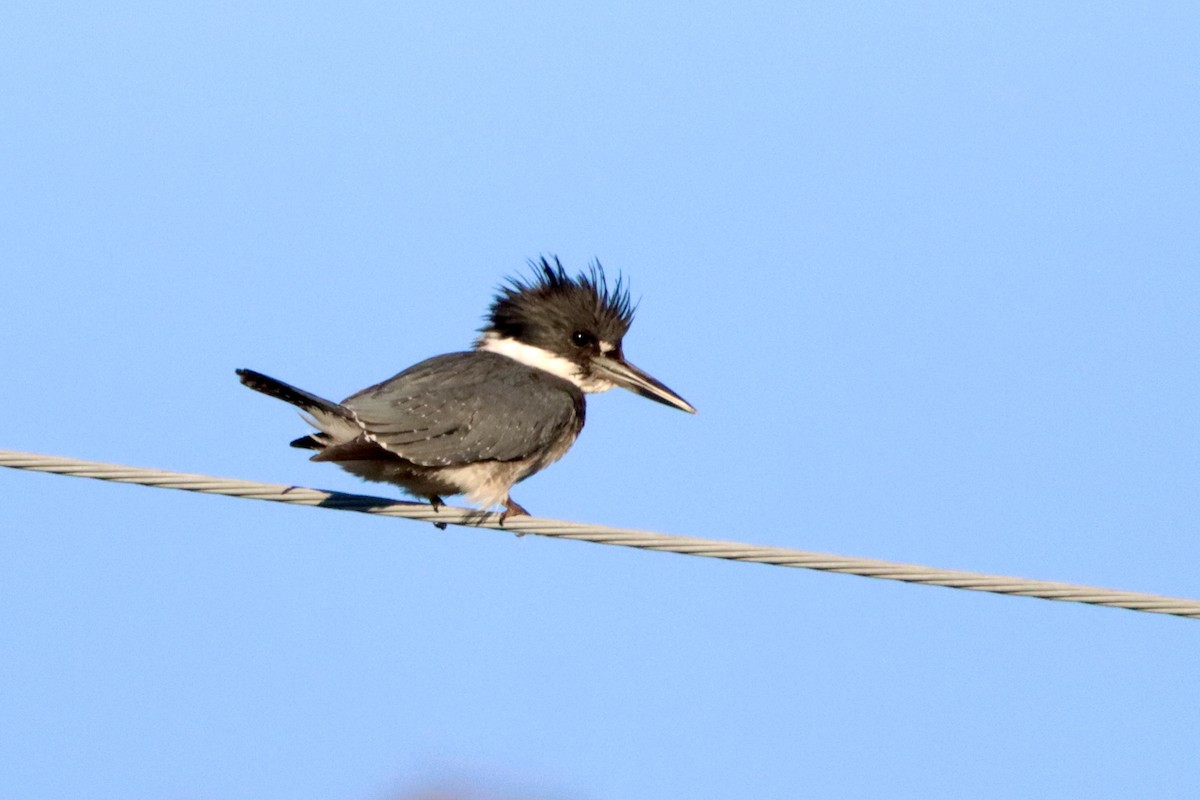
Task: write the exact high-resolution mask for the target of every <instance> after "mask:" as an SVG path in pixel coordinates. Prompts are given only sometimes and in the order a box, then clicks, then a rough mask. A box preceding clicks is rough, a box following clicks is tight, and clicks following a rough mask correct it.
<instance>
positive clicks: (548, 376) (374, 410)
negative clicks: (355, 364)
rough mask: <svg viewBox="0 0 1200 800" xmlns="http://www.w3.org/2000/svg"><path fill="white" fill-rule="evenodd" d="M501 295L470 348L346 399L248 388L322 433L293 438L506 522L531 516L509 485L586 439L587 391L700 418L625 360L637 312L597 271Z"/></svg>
mask: <svg viewBox="0 0 1200 800" xmlns="http://www.w3.org/2000/svg"><path fill="white" fill-rule="evenodd" d="M533 266H534V270H535V272H534V277H533V278H532V279H528V280H523V279H514V280H511V281H510V282H509V284H508V285H507V286H504V287H502V288H501V289H500V292H499V293H498V294H497V295H496V298H495V300H494V302H493V303H492V307H491V309H490V310H489V314H488V324H487V325H486V326H485V327H484V328H483V329H482V331H481V332H482V336H480V338H479V339H478V340H477V341H476V342H475V349H474V350H472V351H470V352H463V353H450V354H447V355H442V356H435V357H434V358H430V359H427V360H425V361H422V362H420V363H419V364H416V365H414V366H412V367H409V368H408V369H406V370H404V371H403V372H401V373H399V374H398V375H395V376H394V377H392V378H389V379H388V380H386V381H383V382H382V383H378V384H376V385H374V386H371V387H368V388H366V389H363V390H362V391H361V392H357V393H356V394H353V395H351V396H350V397H348V398H346V399H345V400H343V401H342V402H341V403H334V402H331V401H329V400H326V399H324V398H322V397H319V396H317V395H314V394H312V393H310V392H306V391H304V390H302V389H298V388H296V387H294V386H291V385H289V384H286V383H284V382H282V381H279V380H276V379H274V378H271V377H268V376H266V375H263V374H262V373H259V372H254V371H253V370H245V369H242V370H238V375H239V376H240V377H241V379H242V383H244V384H245V385H246V386H248V387H250V388H251V389H254V390H256V391H259V392H262V393H263V394H267V395H270V396H272V397H276V398H278V399H280V400H284V401H286V402H288V403H291V404H292V405H295V406H297V407H299V408H300V409H301V410H302V411H303V412H304V413H305V415H306V417H307V418H308V420H309V421H310V422H311V423H312V424H313V427H315V428H317V432H316V433H313V434H310V435H308V436H303V437H301V438H299V439H297V440H295V441H294V442H292V445H293V446H295V447H301V448H307V449H311V450H316V451H317V452H316V454H315V455H313V456H312V460H313V461H331V462H334V463H336V464H337V465H338V466H340V467H342V468H343V469H345V470H347V471H348V472H351V473H353V474H355V475H358V476H360V477H362V478H364V479H366V480H370V481H380V482H385V483H391V484H395V485H397V486H400V487H402V488H403V489H405V490H406V491H408V492H410V493H412V494H414V495H417V496H419V497H425V498H428V499H429V501H430V502H432V503H433V504H434V505H435V506H437V505H440V504H441V496H442V495H450V494H465V495H466V496H467V498H468V499H469V500H471V501H472V502H474V503H477V504H479V505H481V506H483V507H485V508H486V507H491V506H496V505H503V506H504V508H505V512H504V513H505V514H506V515H507V514H524V513H527V512H526V511H525V509H523V508H522V507H521V506H520V505H518V504H517V503H516V502H514V501H513V500H512V498H511V497H509V491H510V490H511V488H512V486H513V485H514V484H516V483H517V482H519V481H522V480H524V479H525V478H527V477H529V476H530V475H533V474H534V473H536V472H538V471H539V470H541V469H544V468H545V467H546V466H548V465H550V464H552V463H554V462H555V461H557V460H558V459H559V458H561V457H562V456H563V455H564V454H565V453H566V452H567V450H569V449H570V447H571V445H572V444H573V443H574V442H575V439H576V437H578V435H579V432H580V430H582V428H583V423H584V417H585V410H586V409H585V402H584V393H585V392H603V391H606V390H608V389H610V388H612V387H613V386H621V387H623V388H626V389H629V390H630V391H633V392H636V393H638V394H640V395H642V396H644V397H647V398H650V399H652V400H655V401H657V402H660V403H664V404H667V405H671V406H673V407H675V408H679V409H682V410H684V411H688V412H692V413H695V409H694V408H693V407H692V406H691V405H690V404H689V403H688V402H687V401H686V400H684V399H683V398H682V397H680V396H679V395H677V394H675V393H674V392H673V391H671V390H670V389H668V388H667V387H666V386H664V385H663V384H661V383H659V382H658V381H657V380H655V379H654V378H652V377H650V376H649V375H647V374H646V373H645V372H643V371H641V370H640V369H638V368H637V367H635V366H633V365H632V364H630V363H629V362H628V361H626V360H625V357H624V354H623V352H622V340H623V338H624V336H625V333H626V331H627V330H628V328H629V325H630V324H631V323H632V321H633V305H632V303H631V302H630V300H629V295H628V291H627V290H625V289H624V287H623V286H622V284H621V281H617V282H616V284H615V285H614V286H613V287H612V288H610V287H609V286H608V284H607V283H606V281H605V279H604V272H603V270H601V269H600V267H599V265H598V264H597V265H595V266H593V267H592V268H591V270H590V271H589V272H587V273H582V274H580V275H579V276H578V277H576V278H571V277H569V276H568V275H567V274H566V272H565V271H564V270H563V268H562V265H561V264H560V263H559V262H558V260H557V259H555V261H554V263H553V264H551V263H550V262H549V261H547V260H546V259H542V260H541V261H540V262H538V263H535V264H534V265H533Z"/></svg>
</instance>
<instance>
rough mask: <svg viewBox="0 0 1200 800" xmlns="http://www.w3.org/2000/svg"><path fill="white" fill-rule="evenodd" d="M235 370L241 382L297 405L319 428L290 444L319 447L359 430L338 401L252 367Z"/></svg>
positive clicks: (347, 410) (311, 448) (351, 413)
mask: <svg viewBox="0 0 1200 800" xmlns="http://www.w3.org/2000/svg"><path fill="white" fill-rule="evenodd" d="M237 374H238V377H239V378H241V380H242V384H243V385H245V386H248V387H250V388H251V389H253V390H254V391H256V392H262V393H263V394H265V395H269V396H270V397H274V398H276V399H278V400H282V401H284V402H285V403H291V404H292V405H294V406H296V407H297V408H299V409H300V410H301V411H303V412H304V416H305V417H306V418H307V419H308V421H309V422H311V423H312V425H313V427H314V428H319V429H320V430H321V432H320V433H316V434H313V435H311V436H302V437H300V438H299V439H297V440H295V441H294V442H292V446H293V447H304V448H308V449H310V450H320V449H322V448H324V447H325V446H326V445H329V444H332V443H335V442H338V441H342V440H347V439H353V438H354V437H355V436H357V435H358V434H359V433H361V432H362V428H361V426H359V424H358V421H357V420H356V419H355V417H354V412H353V411H351V410H350V409H348V408H346V407H345V406H344V405H342V404H340V403H335V402H333V401H331V400H326V399H325V398H324V397H318V396H317V395H315V394H312V393H311V392H306V391H304V390H303V389H298V388H296V387H295V386H292V385H291V384H289V383H284V382H283V381H280V380H276V379H275V378H272V377H270V376H269V375H263V374H262V373H261V372H255V371H254V370H252V369H239V370H238V371H237Z"/></svg>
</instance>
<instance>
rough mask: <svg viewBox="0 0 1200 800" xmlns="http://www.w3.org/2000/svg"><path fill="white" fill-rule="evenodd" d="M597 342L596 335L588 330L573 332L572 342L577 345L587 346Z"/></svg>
mask: <svg viewBox="0 0 1200 800" xmlns="http://www.w3.org/2000/svg"><path fill="white" fill-rule="evenodd" d="M595 343H596V337H595V336H593V335H592V334H590V333H588V332H587V331H575V332H574V333H572V334H571V344H573V345H575V346H576V347H587V346H588V345H592V344H595Z"/></svg>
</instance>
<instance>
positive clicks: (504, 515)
mask: <svg viewBox="0 0 1200 800" xmlns="http://www.w3.org/2000/svg"><path fill="white" fill-rule="evenodd" d="M522 516H524V517H528V516H530V514H529V512H528V511H526V510H525V509H524V508H523V507H522V506H521V504H520V503H518V502H517V501H515V500H513V499H512V498H511V497H506V498H504V510H503V511H501V512H500V524H501V525H503V524H504V520H506V519H508V518H509V517H522ZM524 535H525V534H523V533H518V534H517V536H524Z"/></svg>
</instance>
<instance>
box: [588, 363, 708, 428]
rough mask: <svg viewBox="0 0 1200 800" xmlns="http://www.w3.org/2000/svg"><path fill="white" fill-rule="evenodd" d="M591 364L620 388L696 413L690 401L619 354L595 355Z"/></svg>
mask: <svg viewBox="0 0 1200 800" xmlns="http://www.w3.org/2000/svg"><path fill="white" fill-rule="evenodd" d="M592 364H593V366H595V368H596V371H597V372H599V373H600V375H601V376H603V377H604V378H606V379H607V380H610V381H612V382H613V383H614V384H615V385H617V386H620V387H621V388H622V389H628V390H629V391H631V392H635V393H636V394H640V395H641V396H642V397H645V398H648V399H650V400H654V401H655V402H658V403H662V404H663V405H668V406H673V407H675V408H678V409H679V410H680V411H686V412H688V413H689V414H695V413H696V409H695V407H693V406H692V404H691V403H689V402H688V401H687V400H684V399H683V398H682V397H680V396H679V395H677V394H675V392H673V391H671V390H670V389H668V388H667V387H666V386H664V385H663V384H662V383H660V382H659V381H657V380H655V379H654V378H652V377H650V376H649V375H647V374H646V373H645V372H643V371H642V370H640V369H638V368H637V367H635V366H634V365H633V364H630V363H629V362H628V361H626V360H625V359H624V358H622V357H620V356H615V357H614V356H597V357H596V358H594V359H592Z"/></svg>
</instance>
